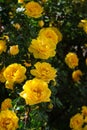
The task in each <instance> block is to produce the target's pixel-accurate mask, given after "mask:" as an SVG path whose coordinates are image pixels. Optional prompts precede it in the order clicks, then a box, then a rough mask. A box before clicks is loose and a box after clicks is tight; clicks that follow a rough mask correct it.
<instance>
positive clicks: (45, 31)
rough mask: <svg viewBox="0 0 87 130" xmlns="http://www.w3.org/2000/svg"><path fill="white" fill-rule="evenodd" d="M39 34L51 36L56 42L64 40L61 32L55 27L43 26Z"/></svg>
mask: <svg viewBox="0 0 87 130" xmlns="http://www.w3.org/2000/svg"><path fill="white" fill-rule="evenodd" d="M39 36H40V37H46V38H49V39H50V40H52V42H53V43H54V44H57V43H58V42H60V41H61V40H62V34H61V32H60V31H59V30H58V29H57V28H55V27H48V28H42V29H41V30H40V32H39Z"/></svg>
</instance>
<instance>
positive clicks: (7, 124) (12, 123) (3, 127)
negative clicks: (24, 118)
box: [0, 109, 19, 130]
mask: <svg viewBox="0 0 87 130" xmlns="http://www.w3.org/2000/svg"><path fill="white" fill-rule="evenodd" d="M18 120H19V119H18V117H17V116H16V114H15V113H14V112H13V111H11V110H8V109H7V110H4V111H1V112H0V130H16V129H17V128H18Z"/></svg>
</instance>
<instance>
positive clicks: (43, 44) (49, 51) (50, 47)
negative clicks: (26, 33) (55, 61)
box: [28, 38, 56, 59]
mask: <svg viewBox="0 0 87 130" xmlns="http://www.w3.org/2000/svg"><path fill="white" fill-rule="evenodd" d="M55 49H56V46H55V45H54V43H53V42H52V41H50V40H49V39H47V38H37V39H33V40H32V42H31V45H30V47H29V48H28V50H29V52H31V53H33V55H34V58H39V59H48V58H50V57H54V56H55V53H56V52H55Z"/></svg>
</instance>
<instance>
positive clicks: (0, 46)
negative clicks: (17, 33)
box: [0, 40, 7, 54]
mask: <svg viewBox="0 0 87 130" xmlns="http://www.w3.org/2000/svg"><path fill="white" fill-rule="evenodd" d="M6 49H7V46H6V41H5V40H0V54H1V53H2V52H6Z"/></svg>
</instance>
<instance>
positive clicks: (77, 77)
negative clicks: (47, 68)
mask: <svg viewBox="0 0 87 130" xmlns="http://www.w3.org/2000/svg"><path fill="white" fill-rule="evenodd" d="M81 76H82V72H81V70H75V71H73V73H72V79H73V80H74V81H75V82H78V81H79V80H80V77H81Z"/></svg>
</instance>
